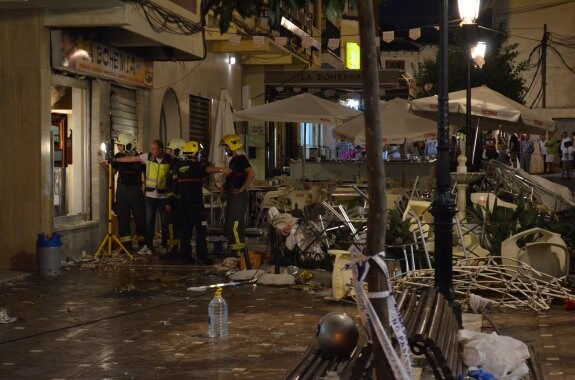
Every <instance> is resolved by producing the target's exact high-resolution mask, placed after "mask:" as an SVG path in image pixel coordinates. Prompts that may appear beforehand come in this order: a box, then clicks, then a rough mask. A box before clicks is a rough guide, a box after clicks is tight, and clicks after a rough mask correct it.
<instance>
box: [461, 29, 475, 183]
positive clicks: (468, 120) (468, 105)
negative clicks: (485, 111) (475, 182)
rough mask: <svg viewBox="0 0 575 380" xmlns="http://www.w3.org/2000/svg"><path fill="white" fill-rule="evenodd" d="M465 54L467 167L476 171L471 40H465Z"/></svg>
mask: <svg viewBox="0 0 575 380" xmlns="http://www.w3.org/2000/svg"><path fill="white" fill-rule="evenodd" d="M465 44H466V46H465V49H464V53H463V54H464V56H465V61H466V62H467V88H466V92H465V145H466V147H465V152H466V155H467V167H468V168H469V171H472V172H473V171H475V165H474V161H473V156H474V154H473V152H474V150H475V145H474V143H473V132H472V131H471V56H470V49H469V46H470V42H469V40H467V41H465Z"/></svg>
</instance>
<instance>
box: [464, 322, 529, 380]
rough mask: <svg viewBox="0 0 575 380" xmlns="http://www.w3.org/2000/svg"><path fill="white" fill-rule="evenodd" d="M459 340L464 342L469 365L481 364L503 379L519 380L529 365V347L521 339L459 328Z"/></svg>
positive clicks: (476, 365) (466, 359) (466, 363)
mask: <svg viewBox="0 0 575 380" xmlns="http://www.w3.org/2000/svg"><path fill="white" fill-rule="evenodd" d="M458 341H459V343H461V344H462V345H463V362H464V363H465V365H467V366H468V367H476V368H482V369H484V370H486V371H488V372H490V373H492V374H493V375H495V377H496V378H497V379H500V380H519V379H521V378H523V377H524V376H525V375H527V373H529V369H528V367H527V365H526V364H525V360H527V359H529V349H528V348H527V345H526V344H525V343H523V342H521V341H520V340H517V339H514V338H511V337H508V336H501V335H497V334H496V333H492V334H484V333H478V332H473V331H469V330H460V331H459V332H458Z"/></svg>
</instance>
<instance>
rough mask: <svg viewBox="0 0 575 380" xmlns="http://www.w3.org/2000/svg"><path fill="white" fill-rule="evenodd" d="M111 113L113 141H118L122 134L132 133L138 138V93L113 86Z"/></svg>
mask: <svg viewBox="0 0 575 380" xmlns="http://www.w3.org/2000/svg"><path fill="white" fill-rule="evenodd" d="M110 113H111V124H112V138H113V139H116V138H117V137H118V135H119V134H120V133H131V134H133V135H134V136H135V137H138V115H137V113H136V91H134V90H128V89H126V88H122V87H118V86H112V91H111V95H110Z"/></svg>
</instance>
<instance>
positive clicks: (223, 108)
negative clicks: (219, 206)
mask: <svg viewBox="0 0 575 380" xmlns="http://www.w3.org/2000/svg"><path fill="white" fill-rule="evenodd" d="M231 133H236V131H235V129H234V120H233V116H232V98H231V97H230V94H228V92H227V91H226V89H224V88H222V90H221V91H220V100H219V101H218V110H217V113H216V124H215V126H214V129H213V130H212V139H211V142H210V151H209V156H208V160H209V161H210V162H211V163H212V165H214V166H217V167H227V166H228V158H227V157H226V153H225V151H224V149H223V148H222V147H220V146H219V145H220V141H221V140H222V137H224V135H227V134H231ZM214 176H215V180H216V186H220V185H221V184H222V183H221V182H222V179H224V178H225V177H224V176H223V175H222V174H219V173H218V174H215V175H214Z"/></svg>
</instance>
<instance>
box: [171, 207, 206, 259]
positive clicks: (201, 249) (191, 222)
mask: <svg viewBox="0 0 575 380" xmlns="http://www.w3.org/2000/svg"><path fill="white" fill-rule="evenodd" d="M200 201H202V200H201V199H200ZM176 213H177V215H178V227H179V237H180V256H181V257H182V258H183V259H189V258H191V256H192V254H191V247H190V241H191V239H192V234H193V230H194V229H195V230H196V256H197V258H198V260H204V259H207V257H208V245H207V242H206V227H207V219H206V210H205V208H204V203H203V202H201V204H200V203H199V202H198V200H192V199H185V198H184V199H182V198H181V199H179V200H178V201H177V202H176Z"/></svg>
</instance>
